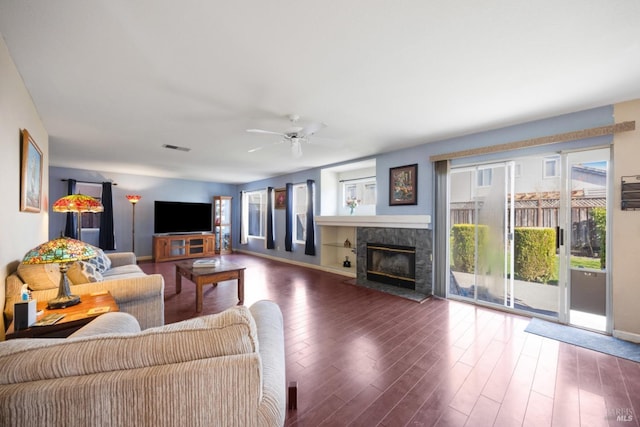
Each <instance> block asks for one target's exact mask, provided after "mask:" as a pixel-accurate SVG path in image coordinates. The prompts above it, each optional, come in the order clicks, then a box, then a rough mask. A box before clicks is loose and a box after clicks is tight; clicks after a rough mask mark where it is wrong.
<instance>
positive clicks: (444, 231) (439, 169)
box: [433, 160, 449, 297]
mask: <svg viewBox="0 0 640 427" xmlns="http://www.w3.org/2000/svg"><path fill="white" fill-rule="evenodd" d="M433 169H434V172H435V177H434V203H435V209H434V218H433V230H434V231H433V232H434V236H433V248H434V249H435V250H434V251H433V281H434V283H433V294H434V295H436V296H439V297H446V296H447V283H449V281H448V280H447V273H448V271H449V268H448V266H447V248H448V247H449V244H448V239H449V218H448V213H447V212H448V208H447V206H448V203H449V201H448V197H447V178H448V175H449V161H448V160H441V161H438V162H435V163H434V168H433Z"/></svg>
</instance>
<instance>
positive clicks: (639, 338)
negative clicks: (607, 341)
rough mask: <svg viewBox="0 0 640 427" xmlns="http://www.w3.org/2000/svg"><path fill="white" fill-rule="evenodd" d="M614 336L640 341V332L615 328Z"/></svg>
mask: <svg viewBox="0 0 640 427" xmlns="http://www.w3.org/2000/svg"><path fill="white" fill-rule="evenodd" d="M613 336H614V337H616V338H620V339H621V340H625V341H631V342H635V343H640V334H634V333H632V332H625V331H618V330H616V329H614V330H613Z"/></svg>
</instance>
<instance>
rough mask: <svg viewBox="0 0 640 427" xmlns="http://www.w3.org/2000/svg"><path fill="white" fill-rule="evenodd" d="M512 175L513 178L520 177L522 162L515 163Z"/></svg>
mask: <svg viewBox="0 0 640 427" xmlns="http://www.w3.org/2000/svg"><path fill="white" fill-rule="evenodd" d="M513 176H514V178H520V177H521V176H522V164H521V163H516V164H515V166H514V168H513Z"/></svg>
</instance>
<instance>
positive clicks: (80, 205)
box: [53, 194, 104, 240]
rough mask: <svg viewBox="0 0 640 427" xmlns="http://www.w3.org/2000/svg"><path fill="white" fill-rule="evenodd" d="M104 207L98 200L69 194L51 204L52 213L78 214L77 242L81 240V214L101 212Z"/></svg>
mask: <svg viewBox="0 0 640 427" xmlns="http://www.w3.org/2000/svg"><path fill="white" fill-rule="evenodd" d="M103 210H104V207H103V206H102V203H100V201H99V200H98V199H95V198H93V197H91V196H87V195H85V194H70V195H68V196H64V197H61V198H59V199H58V200H56V202H55V203H54V204H53V211H54V212H75V213H77V214H78V235H77V237H78V240H82V236H81V234H80V232H81V230H82V213H83V212H102V211H103Z"/></svg>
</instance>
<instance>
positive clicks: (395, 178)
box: [389, 164, 418, 206]
mask: <svg viewBox="0 0 640 427" xmlns="http://www.w3.org/2000/svg"><path fill="white" fill-rule="evenodd" d="M416 204H418V165H417V164H415V165H407V166H400V167H397V168H391V169H389V205H390V206H393V205H416Z"/></svg>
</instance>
